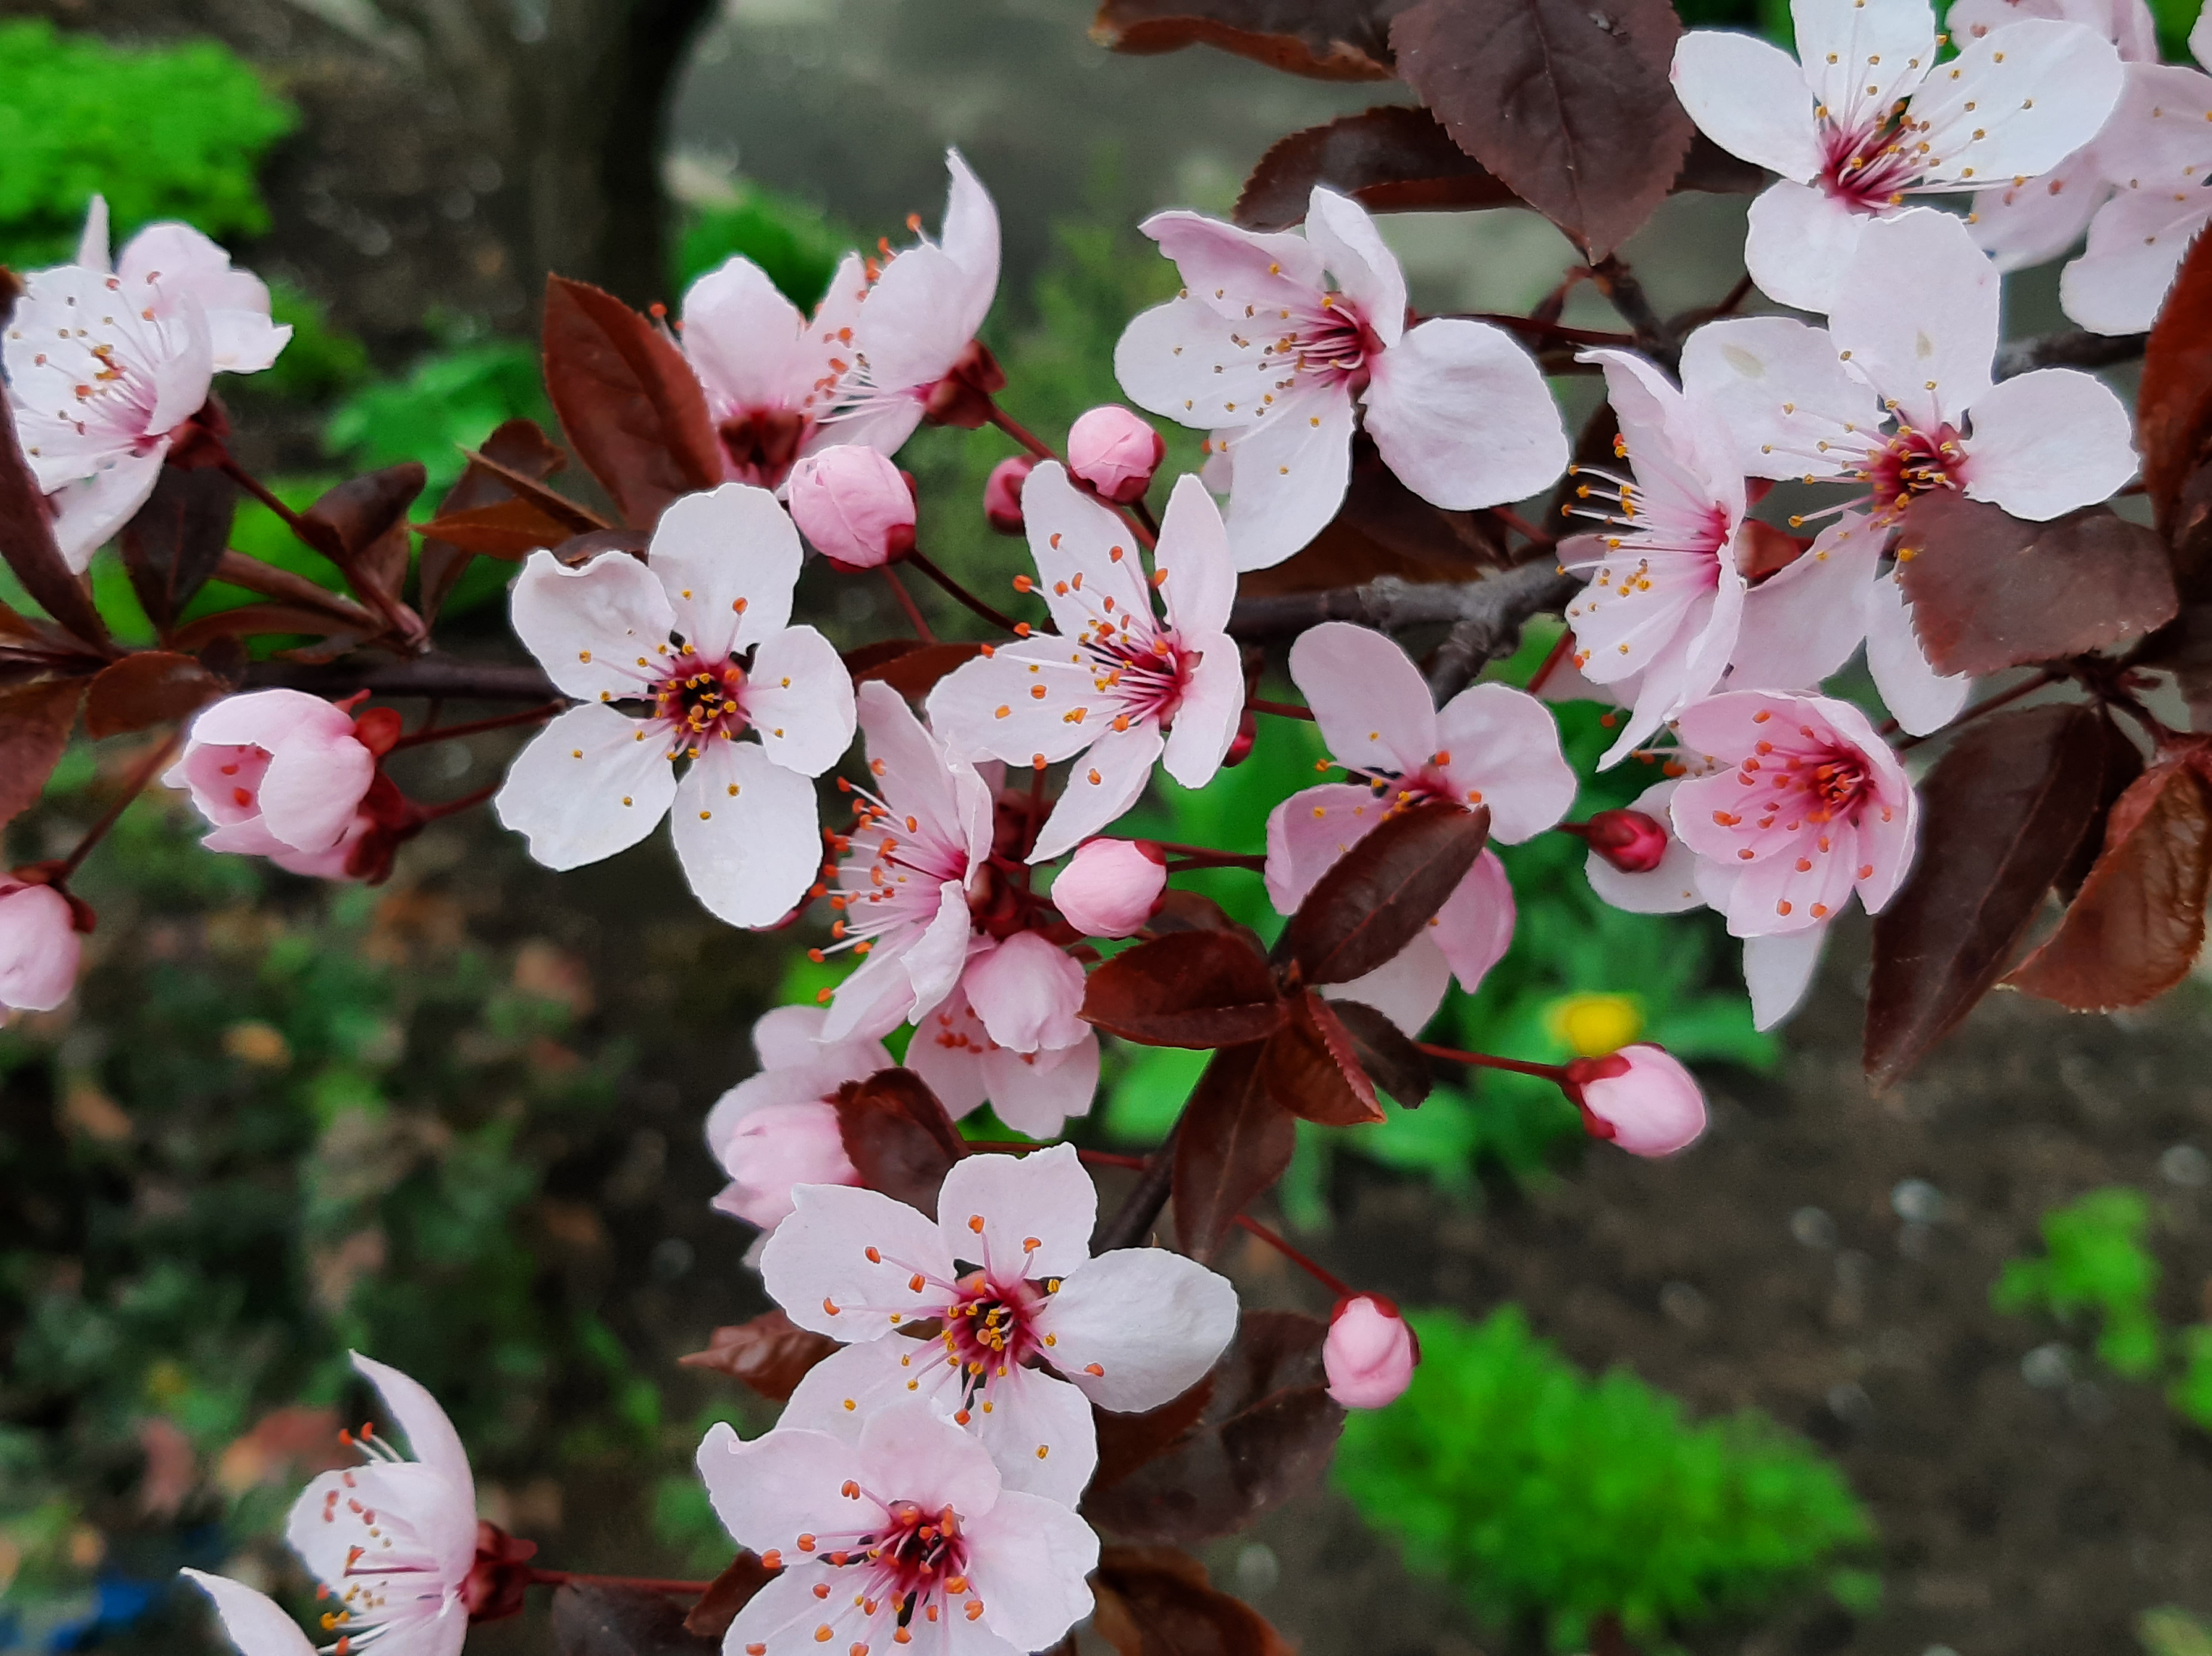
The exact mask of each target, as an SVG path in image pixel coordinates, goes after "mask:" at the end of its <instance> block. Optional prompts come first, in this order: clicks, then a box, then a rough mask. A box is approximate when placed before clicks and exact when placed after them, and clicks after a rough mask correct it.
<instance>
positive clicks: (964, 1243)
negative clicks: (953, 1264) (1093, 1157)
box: [937, 1144, 1098, 1366]
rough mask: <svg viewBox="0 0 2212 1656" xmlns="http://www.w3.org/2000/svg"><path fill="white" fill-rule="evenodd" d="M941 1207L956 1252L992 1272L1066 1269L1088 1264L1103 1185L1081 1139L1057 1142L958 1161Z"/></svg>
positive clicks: (1063, 1272) (1032, 1273) (1035, 1273)
mask: <svg viewBox="0 0 2212 1656" xmlns="http://www.w3.org/2000/svg"><path fill="white" fill-rule="evenodd" d="M937 1211H938V1213H939V1215H940V1217H941V1218H942V1220H943V1223H944V1229H945V1235H946V1236H947V1237H948V1238H949V1239H950V1242H949V1244H948V1245H950V1246H951V1250H952V1252H953V1254H954V1256H955V1257H957V1258H961V1259H966V1260H970V1261H972V1262H974V1263H976V1264H979V1265H982V1266H985V1267H987V1269H989V1270H990V1271H991V1272H992V1273H993V1275H1009V1276H1029V1277H1036V1278H1039V1279H1042V1278H1044V1277H1047V1276H1067V1275H1069V1273H1070V1272H1073V1271H1077V1270H1079V1269H1088V1263H1089V1261H1090V1258H1091V1227H1092V1226H1093V1225H1094V1224H1095V1223H1097V1218H1098V1190H1097V1186H1096V1185H1094V1184H1091V1175H1090V1174H1088V1173H1086V1172H1084V1171H1083V1164H1082V1162H1081V1161H1080V1160H1078V1159H1077V1156H1076V1154H1075V1147H1074V1146H1073V1145H1072V1144H1055V1145H1054V1146H1052V1147H1051V1148H1049V1149H1045V1150H1039V1151H1037V1152H1036V1154H1032V1155H1026V1156H1010V1155H991V1154H986V1155H973V1156H966V1157H963V1159H962V1160H958V1161H956V1162H955V1163H953V1164H952V1171H951V1172H949V1173H947V1174H945V1184H944V1185H943V1187H942V1188H941V1189H939V1191H938V1195H937ZM1070 1280H1071V1281H1072V1280H1073V1278H1071V1279H1070ZM1055 1303H1057V1302H1056V1301H1055ZM1055 1366H1056V1365H1055Z"/></svg>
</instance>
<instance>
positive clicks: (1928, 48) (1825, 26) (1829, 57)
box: [1784, 0, 1936, 303]
mask: <svg viewBox="0 0 2212 1656" xmlns="http://www.w3.org/2000/svg"><path fill="white" fill-rule="evenodd" d="M1790 22H1791V23H1792V25H1793V26H1794V27H1796V34H1797V61H1798V62H1799V63H1801V64H1803V65H1804V66H1805V69H1804V74H1805V79H1806V81H1807V82H1808V84H1809V85H1810V86H1811V87H1812V88H1813V92H1814V95H1815V96H1816V97H1817V98H1818V99H1819V100H1820V102H1821V103H1822V104H1824V105H1826V107H1827V109H1828V111H1829V119H1831V120H1832V121H1833V122H1834V123H1835V124H1836V125H1838V126H1841V127H1844V128H1855V127H1857V126H1858V125H1860V124H1861V119H1862V117H1863V116H1867V115H1879V114H1881V113H1884V112H1886V111H1887V109H1888V108H1889V107H1890V105H1892V104H1893V103H1894V102H1896V101H1897V100H1898V99H1899V98H1902V97H1906V96H1909V95H1911V91H1912V89H1913V88H1914V87H1916V86H1917V85H1918V84H1919V83H1920V82H1921V81H1922V80H1923V79H1924V78H1926V76H1927V75H1928V74H1929V70H1932V69H1933V68H1934V67H1935V64H1936V15H1935V13H1934V11H1933V10H1932V9H1930V8H1929V6H1928V5H1927V4H1926V3H1925V0H1790ZM1788 302H1789V301H1784V303H1788Z"/></svg>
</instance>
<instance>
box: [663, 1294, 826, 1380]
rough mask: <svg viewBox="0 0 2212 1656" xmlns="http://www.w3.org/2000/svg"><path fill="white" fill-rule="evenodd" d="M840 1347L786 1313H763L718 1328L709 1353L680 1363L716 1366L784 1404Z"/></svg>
mask: <svg viewBox="0 0 2212 1656" xmlns="http://www.w3.org/2000/svg"><path fill="white" fill-rule="evenodd" d="M836 1349H837V1342H836V1341H835V1340H833V1339H831V1338H830V1337H829V1336H828V1335H826V1334H816V1333H814V1332H812V1331H811V1330H807V1329H803V1328H799V1327H798V1326H796V1325H794V1324H793V1322H792V1320H791V1318H788V1317H787V1316H785V1315H784V1314H783V1313H782V1312H781V1311H770V1312H763V1313H762V1314H761V1315H760V1316H758V1317H756V1318H753V1319H752V1321H750V1323H732V1324H730V1325H729V1326H728V1327H726V1328H718V1329H716V1330H714V1337H713V1338H712V1339H711V1340H710V1341H709V1342H708V1346H707V1349H705V1350H704V1351H694V1352H692V1353H690V1355H686V1356H682V1357H678V1359H677V1360H676V1361H678V1362H679V1363H682V1364H684V1367H687V1368H711V1369H714V1371H715V1372H716V1373H722V1374H726V1375H728V1376H729V1377H730V1378H731V1379H733V1380H742V1381H744V1384H745V1385H749V1386H750V1387H752V1389H753V1390H754V1391H757V1392H759V1393H760V1394H761V1396H763V1397H766V1398H767V1399H768V1400H769V1402H770V1403H784V1402H787V1401H788V1400H789V1399H790V1397H791V1394H792V1393H793V1391H796V1390H798V1388H799V1382H800V1381H801V1380H803V1379H805V1378H806V1371H807V1370H808V1369H810V1368H811V1367H814V1365H815V1364H817V1363H818V1362H820V1361H822V1360H823V1358H824V1357H827V1356H828V1355H829V1354H830V1353H831V1352H833V1351H835V1350H836Z"/></svg>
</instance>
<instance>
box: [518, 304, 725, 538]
mask: <svg viewBox="0 0 2212 1656" xmlns="http://www.w3.org/2000/svg"><path fill="white" fill-rule="evenodd" d="M545 391H546V394H547V395H548V396H550V398H551V399H553V407H554V410H555V411H556V412H557V413H558V414H559V415H560V417H561V429H562V430H563V431H565V432H567V433H568V441H569V444H570V446H571V447H574V449H575V451H576V456H577V458H578V459H580V460H582V461H583V462H584V464H585V465H586V466H587V467H589V468H590V470H591V473H592V476H593V477H595V478H598V479H599V483H600V484H601V486H602V487H604V488H605V490H606V491H607V493H608V494H610V495H611V496H613V497H614V501H615V504H616V505H617V507H619V508H621V510H622V514H623V521H625V522H627V523H628V524H629V526H630V527H632V528H634V529H649V528H651V527H653V524H654V523H656V522H657V521H659V517H660V514H661V512H662V511H663V510H664V509H665V508H666V507H667V505H668V503H669V502H671V501H672V500H675V499H676V498H678V496H683V495H689V494H694V493H696V492H697V491H698V490H702V489H712V488H714V487H715V486H716V485H717V484H720V482H721V481H722V460H721V447H720V442H719V441H718V440H717V439H716V437H715V435H714V422H713V420H712V419H710V418H709V417H708V413H707V397H706V393H704V392H702V390H701V389H700V388H699V381H698V380H697V379H696V377H695V376H694V375H693V374H692V372H691V367H690V363H688V362H685V361H684V353H683V352H682V351H680V350H677V348H676V347H675V346H674V345H672V344H670V343H669V342H668V341H667V340H666V339H665V338H663V337H662V336H661V335H660V333H659V332H658V331H657V330H656V329H655V328H654V327H653V324H652V323H650V322H648V321H647V320H646V319H645V318H644V317H642V316H640V315H639V314H637V313H636V312H635V311H634V310H632V309H631V308H630V307H629V306H627V305H625V304H623V302H622V301H621V300H619V299H617V298H616V297H615V296H614V295H612V294H609V293H602V292H601V291H600V290H599V289H597V288H594V287H590V286H587V285H586V284H585V283H581V282H571V281H569V280H568V279H567V278H566V277H558V276H556V277H548V278H547V279H546V283H545Z"/></svg>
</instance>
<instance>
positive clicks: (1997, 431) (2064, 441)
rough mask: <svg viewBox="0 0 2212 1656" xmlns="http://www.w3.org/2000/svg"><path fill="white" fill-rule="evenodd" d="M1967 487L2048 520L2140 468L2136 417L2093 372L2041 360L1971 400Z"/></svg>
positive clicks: (1972, 493)
mask: <svg viewBox="0 0 2212 1656" xmlns="http://www.w3.org/2000/svg"><path fill="white" fill-rule="evenodd" d="M1973 420H1974V435H1972V437H1970V438H1968V439H1967V440H1966V445H1965V447H1966V468H1965V470H1966V494H1967V496H1968V497H1969V498H1971V499H1974V500H1986V501H1991V502H1995V503H1996V504H1997V505H1999V506H2002V507H2003V508H2004V509H2005V510H2006V511H2008V512H2009V513H2011V514H2013V515H2014V516H2015V517H2021V518H2027V519H2030V520H2031V521H2035V522H2047V521H2049V520H2051V519H2052V518H2055V517H2059V516H2063V514H2066V513H2068V512H2070V511H2072V510H2073V509H2074V508H2075V507H2077V506H2093V505H2094V504H2095V503H2096V502H2099V501H2100V500H2106V499H2108V498H2110V497H2111V496H2112V495H2113V494H2114V493H2115V492H2117V491H2118V490H2119V489H2120V488H2121V486H2122V485H2123V484H2125V483H2126V482H2127V481H2128V479H2129V478H2132V477H2133V476H2135V474H2136V446H2135V441H2134V430H2133V427H2134V422H2133V421H2132V420H2130V418H2129V417H2128V411H2127V407H2126V405H2124V403H2122V402H2121V401H2120V399H2118V397H2116V396H2114V395H2113V394H2112V387H2109V386H2107V385H2106V383H2105V382H2104V381H2101V380H2100V379H2098V378H2097V377H2096V376H2095V375H2094V374H2084V373H2082V372H2081V370H2079V369H2078V368H2036V369H2034V370H2033V371H2032V372H2030V373H2027V374H2020V375H2018V376H2016V377H2015V378H2013V379H2010V380H2007V381H2004V382H2003V383H2002V384H2001V385H1996V386H1992V387H1990V389H1989V390H1987V391H1985V392H1984V393H1982V394H1981V396H1979V397H1978V398H1976V399H1975V400H1974V406H1973Z"/></svg>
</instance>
